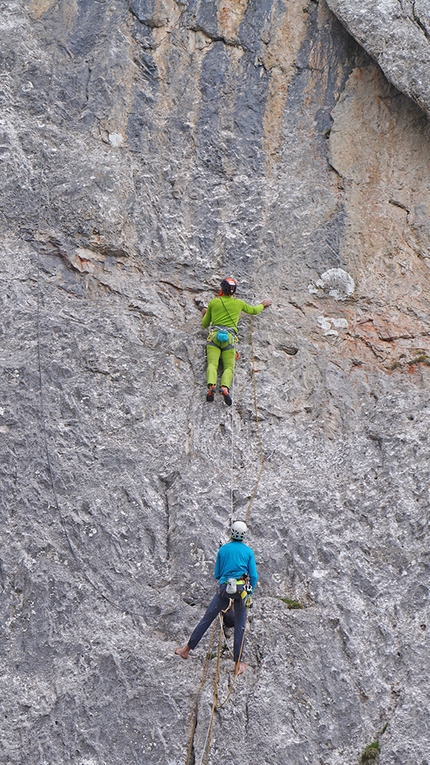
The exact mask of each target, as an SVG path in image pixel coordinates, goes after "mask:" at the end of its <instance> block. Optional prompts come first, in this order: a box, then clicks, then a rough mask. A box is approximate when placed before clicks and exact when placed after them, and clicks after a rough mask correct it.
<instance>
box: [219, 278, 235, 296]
mask: <svg viewBox="0 0 430 765" xmlns="http://www.w3.org/2000/svg"><path fill="white" fill-rule="evenodd" d="M236 287H237V284H236V282H235V280H234V279H232V278H231V277H228V278H227V279H223V280H222V282H221V290H220V292H218V295H234V293H235V292H236Z"/></svg>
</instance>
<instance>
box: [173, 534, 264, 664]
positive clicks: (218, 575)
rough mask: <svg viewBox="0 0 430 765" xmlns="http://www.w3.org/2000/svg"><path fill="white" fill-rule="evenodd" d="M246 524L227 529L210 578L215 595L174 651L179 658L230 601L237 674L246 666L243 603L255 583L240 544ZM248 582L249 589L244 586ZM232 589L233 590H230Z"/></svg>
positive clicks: (247, 551)
mask: <svg viewBox="0 0 430 765" xmlns="http://www.w3.org/2000/svg"><path fill="white" fill-rule="evenodd" d="M247 530H248V529H247V526H246V523H244V522H243V521H234V522H233V524H232V526H231V539H230V541H229V542H227V544H225V545H222V547H220V549H219V550H218V555H217V557H216V561H215V570H214V577H215V579H218V581H219V587H218V592H217V593H216V594H215V595H214V597H213V598H212V601H211V603H210V604H209V606H208V609H207V611H206V613H205V615H204V616H203V618H202V619H201V620H200V621H199V623H198V625H197V627H196V628H195V630H194V632H193V633H192V635H191V637H190V639H189V641H188V643H187V644H186V645H185V646H184V647H183V648H176V650H175V653H176V654H178V656H181V657H182V658H183V659H188V654H189V652H190V651H192V650H193V648H195V647H196V645H197V644H198V643H199V642H200V640H201V639H202V637H203V635H204V634H205V632H206V630H207V629H208V628H209V627H210V625H211V624H212V622H213V620H214V619H215V618H216V617H217V616H218V614H219V613H220V612H221V611H226V610H227V609H228V608H229V605H230V600H233V601H234V661H235V665H236V666H235V674H236V675H241V674H242V672H244V671H245V669H246V664H244V663H243V662H242V661H241V658H242V653H243V635H244V630H245V621H246V604H245V601H246V599H247V598H248V597H249V598H250V597H251V594H252V592H253V591H254V589H255V586H256V584H257V580H258V573H257V566H256V563H255V557H254V553H253V551H252V550H251V548H250V547H248V546H247V545H245V544H244V543H243V539H244V537H245V534H246V532H247ZM247 581H249V586H247ZM232 590H234V591H232Z"/></svg>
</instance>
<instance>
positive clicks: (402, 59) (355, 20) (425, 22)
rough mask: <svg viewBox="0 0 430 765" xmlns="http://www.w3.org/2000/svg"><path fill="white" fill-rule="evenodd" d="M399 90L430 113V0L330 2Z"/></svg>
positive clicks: (329, 0)
mask: <svg viewBox="0 0 430 765" xmlns="http://www.w3.org/2000/svg"><path fill="white" fill-rule="evenodd" d="M327 4H328V6H329V7H330V8H331V10H332V11H333V12H334V13H336V15H337V16H338V17H339V19H340V20H341V21H342V23H343V24H345V26H346V28H347V29H348V30H349V31H350V32H351V34H352V35H354V37H355V39H356V40H357V41H358V42H359V43H360V44H361V45H362V46H363V47H364V48H365V49H366V50H367V52H368V53H369V54H370V55H371V56H372V58H374V59H375V61H377V62H378V64H379V66H380V67H381V69H382V71H383V72H384V74H385V75H386V76H387V77H388V79H389V80H390V81H391V82H392V83H393V84H394V85H395V86H396V87H397V88H399V90H401V91H403V93H406V94H407V95H408V96H410V97H411V98H413V99H414V101H416V102H417V103H418V104H419V105H420V106H421V108H422V109H424V110H425V111H426V112H429V111H430V78H429V74H430V13H429V4H428V0H376V1H375V0H360V2H356V0H327Z"/></svg>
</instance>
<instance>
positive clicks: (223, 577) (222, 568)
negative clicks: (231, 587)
mask: <svg viewBox="0 0 430 765" xmlns="http://www.w3.org/2000/svg"><path fill="white" fill-rule="evenodd" d="M244 574H249V578H250V581H251V587H252V589H253V590H255V585H256V584H257V579H258V573H257V566H256V563H255V557H254V553H253V552H252V550H251V548H250V547H248V546H247V545H246V544H244V543H243V542H239V541H238V540H236V539H232V540H231V541H230V542H227V544H225V545H223V546H222V547H220V548H219V550H218V555H217V556H216V561H215V571H214V577H215V579H219V583H220V584H224V582H226V581H227V580H228V579H230V577H233V578H234V579H240V577H241V576H243V575H244Z"/></svg>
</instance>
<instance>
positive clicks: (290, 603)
mask: <svg viewBox="0 0 430 765" xmlns="http://www.w3.org/2000/svg"><path fill="white" fill-rule="evenodd" d="M281 600H282V602H283V603H286V605H287V608H304V605H303V603H299V601H298V600H291V598H281Z"/></svg>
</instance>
